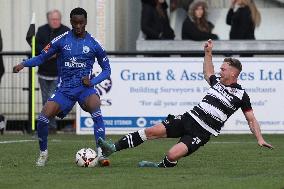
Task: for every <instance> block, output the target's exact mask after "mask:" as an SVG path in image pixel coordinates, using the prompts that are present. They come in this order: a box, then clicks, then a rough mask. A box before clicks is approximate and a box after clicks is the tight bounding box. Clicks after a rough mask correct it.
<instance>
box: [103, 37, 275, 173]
mask: <svg viewBox="0 0 284 189" xmlns="http://www.w3.org/2000/svg"><path fill="white" fill-rule="evenodd" d="M212 47H213V43H212V41H211V40H208V41H207V42H206V43H205V45H204V51H205V57H204V63H203V74H204V77H205V80H206V81H207V83H208V84H209V85H210V89H209V90H208V92H207V94H206V95H205V97H204V98H203V99H202V101H201V102H200V103H199V104H198V105H197V106H195V107H193V109H191V110H190V111H188V112H186V113H184V114H183V115H176V116H174V115H168V117H167V118H166V120H164V121H163V122H162V123H160V124H157V125H154V126H153V127H150V128H146V129H141V130H139V131H137V132H134V133H129V134H127V135H125V136H124V137H122V138H121V139H120V140H118V141H117V142H116V143H114V144H113V143H112V142H111V141H110V142H107V141H105V140H104V139H102V138H99V141H98V143H99V145H100V146H101V147H102V150H103V154H105V155H106V156H109V155H111V154H112V153H114V152H117V151H120V150H123V149H128V148H133V147H136V146H138V145H140V144H142V143H143V142H144V141H146V140H151V139H157V138H180V140H179V142H178V143H177V144H175V145H174V146H173V147H172V148H170V150H169V151H168V153H167V155H166V156H165V157H164V159H163V160H162V161H161V162H160V163H155V162H149V161H142V162H139V164H138V166H140V167H159V168H160V167H161V168H164V167H174V166H176V165H177V162H178V160H179V159H180V158H182V157H185V156H188V155H190V154H192V153H193V152H195V151H196V150H197V149H198V148H199V147H200V146H203V145H204V144H206V143H207V142H208V141H209V139H210V136H212V135H214V136H218V134H219V133H220V130H221V128H222V127H223V125H224V123H225V122H226V121H227V119H228V118H229V117H230V116H231V115H232V114H233V113H234V112H236V111H237V110H238V109H239V108H241V110H242V111H243V114H244V116H245V118H246V120H247V122H248V125H249V128H250V130H251V132H252V133H253V134H254V135H255V137H256V139H257V142H258V145H259V146H263V147H267V148H273V147H272V145H270V144H268V143H267V142H266V141H265V140H264V139H263V137H262V134H261V130H260V127H259V124H258V122H257V120H256V118H255V116H254V113H253V109H252V107H251V103H250V98H249V96H248V94H247V93H246V91H245V90H244V89H243V88H242V87H241V86H240V85H239V84H237V78H238V76H239V74H240V72H241V71H242V65H241V62H240V61H239V60H237V59H234V58H225V59H224V62H223V64H222V66H221V70H220V78H217V77H216V76H215V75H214V73H215V72H214V66H213V63H212Z"/></svg>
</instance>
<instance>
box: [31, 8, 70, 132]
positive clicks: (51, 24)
mask: <svg viewBox="0 0 284 189" xmlns="http://www.w3.org/2000/svg"><path fill="white" fill-rule="evenodd" d="M46 17H47V21H48V23H47V24H45V25H43V26H40V27H39V28H38V31H37V33H36V54H37V55H38V54H40V52H41V51H42V50H43V49H44V48H45V47H46V45H48V44H49V42H50V41H51V40H52V39H54V38H55V37H57V36H59V35H61V34H63V33H65V32H66V31H69V30H70V29H69V28H68V27H67V26H65V25H63V24H61V13H60V12H59V11H58V10H52V11H49V12H48V13H47V14H46ZM57 76H58V73H57V64H56V56H53V57H51V58H50V59H48V60H47V61H46V62H44V63H43V64H42V65H40V66H39V68H38V80H39V84H40V88H41V95H42V103H43V105H44V104H45V102H46V101H47V100H48V98H49V97H50V96H51V95H52V94H53V92H54V90H55V89H56V86H57V79H58V78H57ZM56 130H57V125H56V121H55V119H52V120H50V122H49V131H50V133H51V134H52V133H56Z"/></svg>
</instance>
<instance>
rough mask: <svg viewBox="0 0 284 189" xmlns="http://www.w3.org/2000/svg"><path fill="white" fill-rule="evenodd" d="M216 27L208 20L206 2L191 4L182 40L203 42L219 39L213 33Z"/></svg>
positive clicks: (183, 26)
mask: <svg viewBox="0 0 284 189" xmlns="http://www.w3.org/2000/svg"><path fill="white" fill-rule="evenodd" d="M213 28H214V25H213V24H212V23H211V22H209V21H208V20H207V4H206V2H204V1H196V2H193V3H192V4H190V7H189V9H188V16H187V17H186V19H185V20H184V22H183V25H182V39H187V40H194V41H203V40H208V39H218V36H217V35H216V34H213V33H212V30H213Z"/></svg>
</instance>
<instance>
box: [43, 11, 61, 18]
mask: <svg viewBox="0 0 284 189" xmlns="http://www.w3.org/2000/svg"><path fill="white" fill-rule="evenodd" d="M53 13H57V14H58V15H59V16H60V19H61V12H60V11H59V10H57V9H53V10H50V11H48V12H47V13H46V18H47V19H48V17H49V15H51V14H53Z"/></svg>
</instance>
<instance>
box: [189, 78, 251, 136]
mask: <svg viewBox="0 0 284 189" xmlns="http://www.w3.org/2000/svg"><path fill="white" fill-rule="evenodd" d="M209 79H210V85H211V87H210V89H209V90H208V92H207V94H206V96H205V97H204V98H203V99H202V101H201V102H200V103H199V104H198V105H197V106H194V107H193V109H192V110H191V111H190V112H189V114H190V115H191V116H192V117H193V118H194V119H195V120H196V121H197V122H198V123H199V124H200V126H202V127H203V128H204V129H206V130H207V131H209V132H210V133H212V134H213V135H215V136H217V135H218V134H219V133H220V130H221V128H222V127H223V125H224V123H225V122H226V121H227V119H228V118H229V117H230V116H231V115H232V114H233V113H234V112H236V111H237V110H238V109H239V108H241V109H242V111H243V112H246V111H249V110H251V109H252V107H251V103H250V98H249V96H248V94H247V93H246V92H245V90H244V89H242V87H241V86H240V85H239V84H237V83H234V84H231V85H228V86H226V85H223V84H221V83H220V81H219V79H218V78H217V77H216V76H215V75H212V76H210V78H209Z"/></svg>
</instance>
